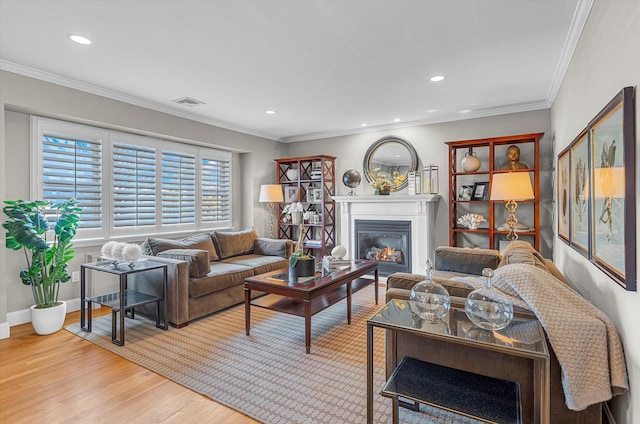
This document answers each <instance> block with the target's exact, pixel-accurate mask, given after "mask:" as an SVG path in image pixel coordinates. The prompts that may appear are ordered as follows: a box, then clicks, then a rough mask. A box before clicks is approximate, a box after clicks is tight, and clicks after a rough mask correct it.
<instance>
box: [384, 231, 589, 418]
mask: <svg viewBox="0 0 640 424" xmlns="http://www.w3.org/2000/svg"><path fill="white" fill-rule="evenodd" d="M513 263H527V264H530V265H535V266H537V267H539V268H542V269H545V270H546V271H548V272H550V273H551V274H553V275H554V276H555V277H556V278H558V279H559V280H560V281H563V282H564V283H566V284H568V283H567V281H566V280H565V278H564V277H563V276H562V274H561V273H560V271H559V270H558V268H557V267H556V266H555V265H554V264H553V262H552V261H551V260H549V259H545V258H543V257H542V256H541V255H540V254H539V253H538V252H537V251H535V250H534V249H533V248H532V247H531V245H530V244H529V243H526V242H513V243H511V245H510V247H509V248H508V249H507V250H506V251H505V252H504V254H503V256H501V255H500V252H498V251H497V250H490V249H470V248H458V247H438V248H437V249H436V252H435V264H434V269H435V271H434V273H433V279H434V281H436V282H438V283H440V284H441V285H443V286H444V287H445V288H446V289H447V291H448V292H449V294H450V295H451V304H452V306H453V305H455V306H458V307H462V308H464V302H465V299H466V296H467V295H468V294H469V293H470V292H471V290H472V289H470V288H469V286H467V285H465V284H463V283H460V282H457V281H452V280H450V279H451V278H454V277H478V276H480V275H481V274H482V270H483V269H484V268H492V269H495V268H497V267H499V266H502V265H506V264H513ZM424 279H425V278H424V276H423V275H416V274H405V273H395V274H392V275H390V276H389V277H387V292H386V301H387V302H389V301H390V300H391V299H405V300H407V299H409V294H410V292H411V288H412V287H413V286H414V285H415V284H416V283H418V282H420V281H424ZM515 309H516V312H515V313H516V314H519V315H522V316H527V317H532V318H535V315H534V314H533V313H532V312H529V311H526V310H523V309H520V308H515ZM386 342H387V344H386V349H387V377H389V376H390V374H391V372H393V370H394V369H395V367H396V364H393V363H392V355H391V353H392V352H391V349H393V348H394V346H395V349H396V357H397V361H398V362H399V361H400V360H402V358H404V357H405V356H410V357H414V358H418V359H421V360H423V361H427V362H432V363H436V364H439V365H444V366H449V367H452V368H460V369H464V370H465V371H470V372H474V373H478V374H482V375H487V376H490V377H494V378H500V379H506V380H511V381H517V382H519V383H520V390H521V399H522V416H523V423H532V422H533V416H534V413H533V411H534V405H533V391H532V388H531V381H532V378H533V364H532V362H531V361H530V360H527V359H524V358H517V357H514V356H510V355H506V354H503V353H499V352H487V351H478V350H475V349H473V348H470V347H468V346H464V345H457V346H456V347H455V348H452V345H451V344H449V343H444V342H440V341H437V340H431V339H427V338H423V337H419V336H414V335H411V334H407V333H404V332H398V333H397V337H396V340H395V341H393V340H391V337H390V335H389V334H387V340H386ZM547 345H548V346H549V351H550V354H551V361H550V376H551V385H550V395H551V396H550V422H551V423H563V424H565V423H583V424H587V423H594V424H595V423H601V405H599V404H595V405H591V406H589V407H588V408H587V409H585V410H583V411H572V410H570V409H568V408H567V406H566V405H565V402H564V392H563V389H562V377H561V370H560V364H559V363H558V360H557V358H556V355H555V354H554V352H553V349H552V348H551V345H550V344H549V343H548V341H547Z"/></svg>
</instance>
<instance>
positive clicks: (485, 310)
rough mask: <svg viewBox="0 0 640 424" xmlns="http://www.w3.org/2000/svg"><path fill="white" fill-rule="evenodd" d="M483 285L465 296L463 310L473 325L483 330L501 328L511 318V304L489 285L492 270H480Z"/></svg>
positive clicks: (509, 321) (506, 324) (508, 322)
mask: <svg viewBox="0 0 640 424" xmlns="http://www.w3.org/2000/svg"><path fill="white" fill-rule="evenodd" d="M482 275H483V276H484V277H485V286H484V287H482V288H480V289H477V290H474V291H472V292H471V293H469V295H468V296H467V300H466V302H465V306H464V311H465V312H466V314H467V316H468V317H469V319H470V320H471V322H473V323H474V324H475V325H477V326H478V327H480V328H483V329H485V330H502V329H503V328H505V327H506V326H508V325H509V324H510V323H511V320H513V305H512V304H511V302H510V301H509V299H508V298H507V297H506V296H505V295H503V294H502V293H500V292H499V291H498V290H496V289H494V288H493V287H491V278H492V277H493V270H492V269H490V268H485V269H484V270H483V271H482Z"/></svg>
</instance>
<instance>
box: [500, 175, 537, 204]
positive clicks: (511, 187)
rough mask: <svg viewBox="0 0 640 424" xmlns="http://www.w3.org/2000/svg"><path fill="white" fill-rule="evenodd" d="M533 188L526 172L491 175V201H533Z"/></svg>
mask: <svg viewBox="0 0 640 424" xmlns="http://www.w3.org/2000/svg"><path fill="white" fill-rule="evenodd" d="M533 198H534V196H533V187H532V186H531V177H529V173H528V172H504V173H499V174H493V179H492V180H491V196H490V199H491V200H527V199H533Z"/></svg>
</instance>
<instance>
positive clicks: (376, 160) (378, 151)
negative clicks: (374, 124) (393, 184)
mask: <svg viewBox="0 0 640 424" xmlns="http://www.w3.org/2000/svg"><path fill="white" fill-rule="evenodd" d="M362 168H363V169H364V175H365V178H366V179H367V181H369V182H371V181H373V180H374V179H375V177H374V175H375V173H376V171H375V169H377V168H380V171H379V172H384V173H385V174H388V175H389V176H391V175H393V172H394V171H398V172H399V173H400V175H404V176H405V177H407V176H408V174H409V172H411V171H417V170H418V154H417V153H416V149H414V148H413V146H412V145H411V143H409V142H408V141H407V140H405V139H403V138H400V137H396V136H389V137H383V138H381V139H380V140H378V141H376V142H375V143H373V144H372V145H371V147H369V149H368V150H367V153H366V154H365V155H364V162H363V163H362ZM407 185H408V182H407V178H405V180H404V182H403V183H402V184H401V185H400V187H398V190H400V189H403V188H405V187H407Z"/></svg>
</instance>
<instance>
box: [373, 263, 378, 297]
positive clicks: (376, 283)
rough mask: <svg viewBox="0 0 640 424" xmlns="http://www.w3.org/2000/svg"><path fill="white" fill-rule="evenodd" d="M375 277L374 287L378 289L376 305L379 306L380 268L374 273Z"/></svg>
mask: <svg viewBox="0 0 640 424" xmlns="http://www.w3.org/2000/svg"><path fill="white" fill-rule="evenodd" d="M373 275H374V277H375V282H374V286H375V289H376V305H377V304H378V286H379V279H378V277H379V274H378V268H377V267H376V271H375V272H374V273H373Z"/></svg>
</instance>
